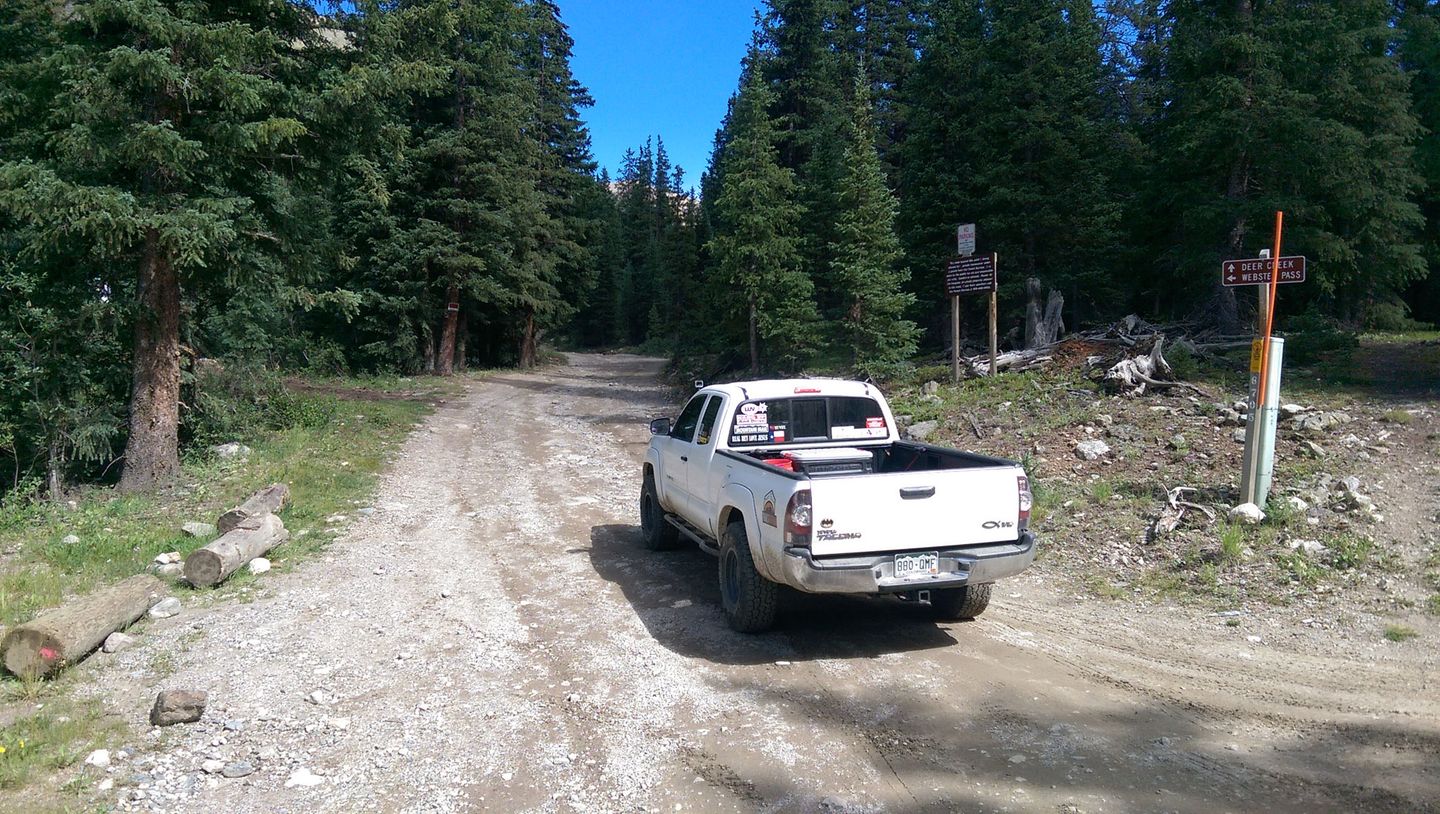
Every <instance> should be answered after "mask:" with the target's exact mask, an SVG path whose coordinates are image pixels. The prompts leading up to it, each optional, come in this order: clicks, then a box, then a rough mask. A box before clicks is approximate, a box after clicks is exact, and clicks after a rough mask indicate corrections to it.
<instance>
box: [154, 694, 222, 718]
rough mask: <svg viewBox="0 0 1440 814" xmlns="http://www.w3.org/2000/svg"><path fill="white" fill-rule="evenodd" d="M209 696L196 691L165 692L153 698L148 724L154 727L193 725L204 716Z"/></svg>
mask: <svg viewBox="0 0 1440 814" xmlns="http://www.w3.org/2000/svg"><path fill="white" fill-rule="evenodd" d="M208 700H209V696H208V695H207V694H206V693H204V692H202V691H198V690H165V691H163V692H161V693H160V694H159V695H157V696H155V706H153V707H151V708H150V723H151V724H153V725H155V726H171V725H174V724H193V723H195V722H196V721H198V720H200V716H202V715H204V714H205V704H206V702H207V701H208Z"/></svg>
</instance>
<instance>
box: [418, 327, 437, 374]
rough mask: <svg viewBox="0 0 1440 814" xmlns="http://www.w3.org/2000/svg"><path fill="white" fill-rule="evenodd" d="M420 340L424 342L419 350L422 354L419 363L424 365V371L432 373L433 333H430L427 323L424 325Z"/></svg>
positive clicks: (433, 367)
mask: <svg viewBox="0 0 1440 814" xmlns="http://www.w3.org/2000/svg"><path fill="white" fill-rule="evenodd" d="M420 341H421V342H423V343H425V344H424V346H423V347H422V348H421V349H420V352H421V353H422V354H423V358H422V361H421V365H422V366H423V367H424V369H425V372H426V373H434V372H435V335H434V334H432V333H430V327H429V326H428V325H427V326H425V335H424V336H422V337H420Z"/></svg>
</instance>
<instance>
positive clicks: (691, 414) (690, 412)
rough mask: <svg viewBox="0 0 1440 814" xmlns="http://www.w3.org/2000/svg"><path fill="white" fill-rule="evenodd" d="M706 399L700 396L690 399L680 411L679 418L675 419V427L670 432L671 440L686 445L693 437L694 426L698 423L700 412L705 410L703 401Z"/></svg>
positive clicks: (706, 397)
mask: <svg viewBox="0 0 1440 814" xmlns="http://www.w3.org/2000/svg"><path fill="white" fill-rule="evenodd" d="M708 398H709V396H703V395H702V396H696V397H695V398H693V399H690V403H689V404H687V405H685V409H684V410H681V411H680V417H679V418H677V419H675V427H674V429H672V430H670V437H671V438H678V439H679V440H681V441H685V442H687V443H688V442H689V441H690V440H692V439H693V438H694V437H695V425H697V424H699V423H700V411H701V410H703V409H704V408H705V400H706V399H708Z"/></svg>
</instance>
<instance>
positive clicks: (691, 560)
mask: <svg viewBox="0 0 1440 814" xmlns="http://www.w3.org/2000/svg"><path fill="white" fill-rule="evenodd" d="M658 369H659V363H658V362H656V361H654V360H648V359H644V358H639V357H633V356H578V355H577V356H572V357H571V364H570V365H569V366H568V367H564V368H559V369H554V370H549V371H545V372H542V373H536V374H529V375H523V374H518V373H507V374H501V375H496V376H492V377H489V378H487V379H485V380H483V381H481V380H477V381H476V382H474V383H472V384H471V385H469V387H468V389H467V390H466V392H465V395H464V396H463V397H462V398H458V399H452V400H451V401H450V402H449V403H447V404H446V405H444V406H443V407H442V408H441V410H440V411H439V412H438V413H437V414H436V415H434V416H433V417H432V418H431V419H430V420H429V421H428V423H427V425H426V426H425V427H424V428H423V429H421V430H420V431H418V432H416V433H415V434H414V435H413V436H412V438H411V439H410V441H409V442H408V444H407V445H406V447H405V449H404V453H403V455H402V457H401V458H400V459H399V460H398V461H397V462H396V463H395V465H394V467H393V469H392V471H391V472H390V473H389V474H388V475H387V477H386V478H385V480H384V484H383V487H382V492H381V494H380V496H379V497H378V499H377V501H376V504H375V507H376V512H375V513H374V514H373V515H370V516H367V517H357V518H355V520H354V521H353V526H352V528H351V529H350V531H349V532H348V533H347V534H346V535H344V536H343V537H342V538H341V539H340V540H339V541H338V542H337V543H336V544H335V545H334V547H333V548H332V549H330V551H329V553H328V555H327V556H326V557H325V558H324V561H321V562H312V563H309V564H307V565H304V566H302V567H301V568H299V569H297V570H296V572H294V573H291V574H286V575H279V576H276V577H275V578H274V579H272V580H270V581H269V582H267V583H266V586H267V587H266V588H265V589H264V591H263V593H262V595H261V596H260V597H259V598H257V599H256V600H255V601H252V602H249V603H243V604H230V605H221V606H216V607H214V608H211V609H206V610H199V611H195V612H188V613H187V614H185V615H182V616H180V617H177V618H176V619H173V620H169V621H167V622H165V623H163V624H166V625H172V627H171V628H170V629H169V632H170V633H172V634H173V635H164V634H165V632H166V630H167V629H166V628H164V627H160V626H156V627H152V629H151V630H152V635H149V636H147V637H146V639H147V640H148V642H149V644H147V645H145V646H144V647H142V648H138V649H136V650H133V651H130V652H127V653H125V654H123V655H122V656H119V657H117V659H118V664H117V665H116V666H114V667H111V668H109V669H107V670H106V671H104V673H103V674H102V675H101V676H100V684H99V689H97V692H100V693H102V694H103V696H104V697H105V699H106V701H107V704H109V705H111V706H112V707H113V708H114V709H116V710H119V711H123V712H124V714H126V715H127V716H128V717H130V718H131V719H133V720H134V722H135V723H136V725H137V728H138V729H140V730H141V731H143V723H141V720H140V719H141V716H142V715H143V710H144V709H145V708H146V703H147V701H148V700H149V699H150V698H151V697H153V693H154V691H155V690H156V689H157V688H194V689H204V690H207V691H209V693H210V695H211V698H212V703H211V709H210V710H209V712H208V713H207V715H206V718H205V720H204V721H203V722H202V723H201V724H198V725H196V726H194V727H190V728H184V727H174V728H171V729H167V730H164V731H163V732H161V733H153V732H152V733H151V735H150V736H149V738H148V740H147V741H146V742H145V743H141V744H137V746H139V747H141V749H142V754H148V755H149V756H148V757H142V758H141V759H140V760H139V765H138V766H137V772H138V774H139V776H138V777H131V778H129V780H130V782H133V783H135V784H136V785H133V786H127V785H125V783H124V782H123V781H122V784H121V786H120V787H117V789H116V790H115V791H114V792H112V793H111V794H113V795H116V796H112V797H110V798H108V799H110V800H117V799H118V801H119V805H120V806H121V807H122V808H136V809H140V808H154V809H160V810H166V811H193V812H215V811H225V812H302V811H303V812H350V811H384V812H401V811H404V812H410V811H417V812H431V811H433V812H450V811H561V812H569V811H664V812H670V811H758V810H764V811H818V810H832V811H887V812H919V811H937V812H938V811H967V812H970V811H974V812H986V811H1016V812H1022V811H1023V812H1029V811H1044V812H1057V811H1058V812H1091V813H1093V812H1152V811H1179V812H1217V811H1235V812H1241V811H1266V812H1290V811H1295V812H1314V811H1378V812H1389V811H1394V812H1413V811H1423V810H1434V809H1435V807H1436V805H1437V803H1440V723H1437V722H1440V701H1437V699H1440V687H1437V685H1436V684H1437V682H1436V679H1435V678H1433V676H1434V675H1436V670H1435V668H1436V667H1437V664H1436V662H1435V660H1434V659H1433V657H1429V656H1425V657H1422V658H1423V659H1424V660H1421V661H1416V660H1415V658H1414V657H1411V658H1409V660H1404V659H1402V658H1401V657H1398V656H1394V655H1391V654H1387V653H1386V651H1384V650H1383V649H1382V648H1376V649H1375V650H1373V651H1371V652H1337V653H1334V654H1332V655H1325V654H1323V652H1322V653H1321V654H1319V655H1317V654H1316V653H1315V652H1313V648H1311V649H1310V650H1307V651H1305V652H1301V651H1300V650H1298V649H1296V648H1293V647H1290V646H1289V645H1287V636H1286V633H1285V631H1283V630H1277V631H1275V632H1274V634H1273V637H1271V636H1270V634H1266V635H1264V636H1252V637H1251V638H1252V639H1257V640H1254V641H1252V640H1251V639H1247V638H1245V637H1243V636H1237V635H1234V634H1233V633H1232V632H1231V631H1230V630H1228V629H1227V628H1226V626H1225V624H1224V622H1225V620H1224V619H1221V618H1214V617H1210V616H1205V615H1203V614H1200V613H1191V612H1188V611H1184V610H1180V609H1177V610H1175V611H1174V612H1173V613H1167V614H1164V615H1160V614H1152V615H1149V616H1146V617H1136V618H1131V616H1130V615H1129V612H1128V609H1127V606H1126V605H1125V604H1124V603H1097V602H1094V601H1088V602H1087V601H1085V600H1079V599H1077V598H1074V597H1070V596H1066V595H1063V594H1061V593H1058V592H1056V591H1055V590H1054V589H1053V588H1050V587H1048V586H1047V584H1045V583H1044V581H1042V580H1041V579H1040V578H1038V577H1035V576H1030V577H1026V578H1021V579H1019V580H1016V581H1013V582H1010V583H1006V584H1004V585H1003V586H1002V587H1001V589H1000V590H999V591H998V592H997V598H998V601H997V602H996V603H995V604H993V605H992V606H991V609H990V611H989V612H988V613H987V615H986V616H985V617H983V619H982V620H980V621H976V622H971V623H963V624H953V625H952V624H935V623H932V622H929V621H926V620H925V619H924V617H923V616H922V615H920V614H918V613H916V612H915V609H914V608H909V607H904V606H901V605H899V604H898V603H894V602H888V601H885V602H881V601H872V600H866V599H861V598H818V597H802V596H790V597H787V600H786V606H785V610H784V616H783V619H782V623H781V627H780V628H779V629H778V630H777V631H776V632H774V633H770V634H767V635H763V636H758V637H751V636H742V635H739V634H734V633H732V632H730V631H729V630H728V629H727V628H726V626H725V624H724V622H723V620H722V619H721V616H720V614H719V612H718V611H717V609H716V603H717V594H716V587H715V581H716V580H715V577H714V570H715V566H714V563H713V561H712V560H711V559H710V558H709V557H707V556H706V555H705V554H703V553H701V552H700V551H698V550H690V549H687V550H682V551H678V552H670V553H664V554H655V553H650V552H647V551H645V550H644V549H642V548H641V546H640V544H639V539H638V537H639V529H638V527H637V522H638V521H637V519H636V498H637V495H638V475H639V464H640V461H641V460H642V457H643V453H644V448H645V444H646V441H647V437H646V431H645V421H644V420H645V419H647V418H649V417H652V416H654V415H659V414H663V413H664V412H665V410H666V394H665V392H664V391H663V390H661V389H660V388H659V387H658V385H657V384H656V380H655V375H656V373H657V371H658ZM267 579H268V578H267ZM1271 638H1273V639H1274V640H1273V641H1271V640H1270V639H1271ZM167 642H168V643H167ZM163 648H170V650H171V651H172V652H169V655H168V658H170V659H172V660H173V665H174V672H173V674H171V675H169V676H168V677H166V678H164V679H163V680H160V681H158V682H155V681H149V680H144V679H142V678H140V677H139V676H142V675H144V674H145V671H144V670H142V669H141V668H142V666H143V665H146V664H151V663H153V661H154V659H155V658H156V656H157V650H159V649H163ZM317 691H318V692H319V693H320V694H319V695H315V693H316V692H317ZM317 701H318V703H314V702H317ZM227 722H228V724H227ZM227 725H228V727H229V728H228V729H227V728H226V727H227ZM206 760H215V761H223V762H226V763H230V764H232V765H233V764H234V763H235V762H240V763H245V764H249V766H248V768H253V769H254V772H253V773H251V774H249V775H248V776H245V777H241V778H236V779H227V778H224V777H223V776H221V775H219V774H207V773H205V772H204V771H203V770H202V765H203V764H204V762H205V761H206ZM211 768H212V769H214V768H215V765H212V766H211ZM244 768H246V767H243V766H242V767H241V769H240V770H237V771H236V772H233V773H239V772H240V771H243V769H244ZM302 769H303V770H305V771H303V772H302V771H301V770H302ZM287 781H288V782H289V785H290V787H289V788H287V787H286V786H287ZM307 783H308V784H312V785H305V784H307ZM137 793H138V797H137Z"/></svg>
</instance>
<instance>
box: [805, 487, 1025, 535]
mask: <svg viewBox="0 0 1440 814" xmlns="http://www.w3.org/2000/svg"><path fill="white" fill-rule="evenodd" d="M1024 474H1025V472H1024V470H1022V469H1020V468H1019V467H1000V466H996V467H983V468H974V469H944V470H936V471H928V472H897V473H890V474H878V475H853V476H848V477H835V478H817V479H815V480H813V481H812V482H811V483H810V489H811V502H812V505H813V507H814V515H813V516H814V532H813V534H814V537H813V540H812V541H811V544H810V550H811V553H812V554H813V555H814V556H816V557H828V556H834V555H841V554H859V553H871V552H879V551H915V550H917V549H927V548H931V549H940V548H953V547H955V546H966V545H980V544H984V543H996V542H1005V541H1011V540H1015V539H1016V538H1017V537H1018V536H1019V533H1020V532H1019V529H1018V528H1017V524H1018V519H1019V513H1020V493H1019V489H1018V487H1017V478H1018V477H1020V476H1023V475H1024Z"/></svg>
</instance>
